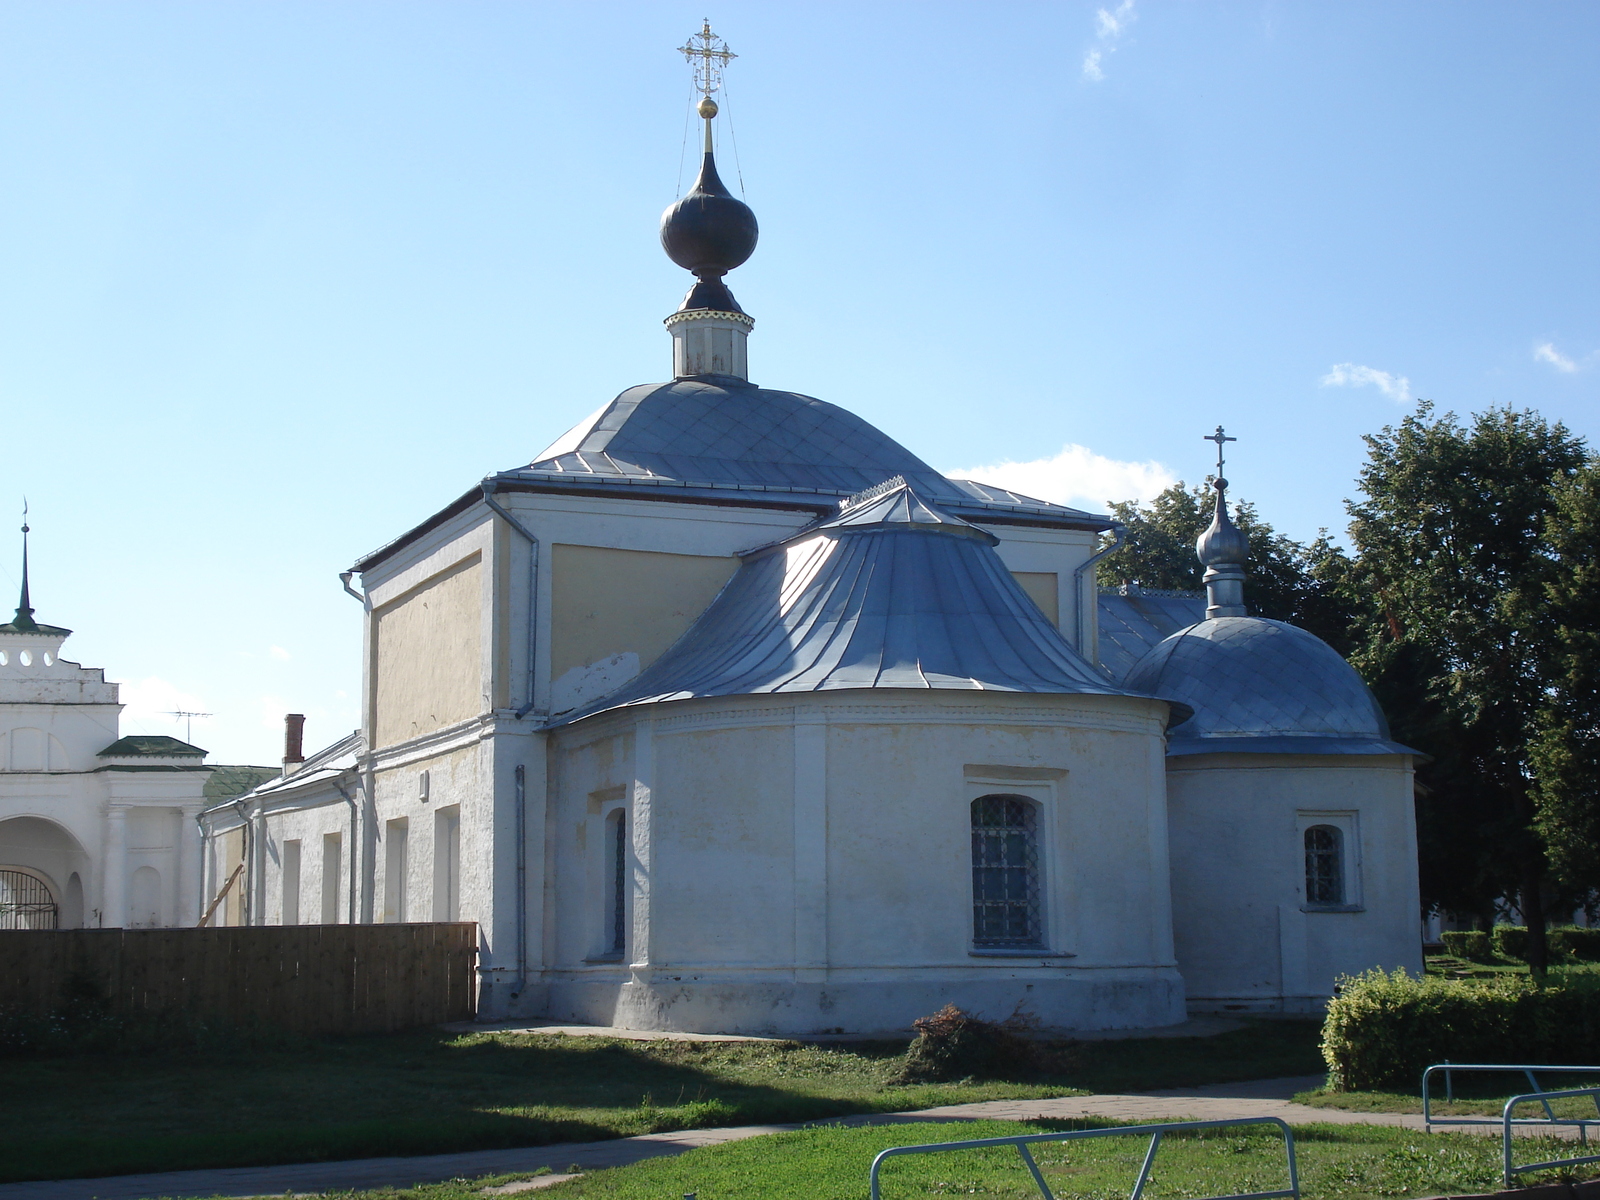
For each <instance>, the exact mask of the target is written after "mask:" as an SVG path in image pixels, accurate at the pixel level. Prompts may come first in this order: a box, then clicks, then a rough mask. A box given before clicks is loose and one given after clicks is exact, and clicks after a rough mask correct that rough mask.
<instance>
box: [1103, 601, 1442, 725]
mask: <svg viewBox="0 0 1600 1200" xmlns="http://www.w3.org/2000/svg"><path fill="white" fill-rule="evenodd" d="M1123 684H1124V686H1126V687H1129V688H1132V689H1135V690H1137V691H1142V692H1159V694H1161V695H1163V696H1171V697H1173V698H1174V699H1177V700H1181V701H1183V702H1185V703H1186V704H1188V705H1189V706H1190V707H1192V708H1193V709H1194V716H1193V717H1191V718H1190V719H1189V720H1188V721H1185V722H1184V723H1183V724H1181V725H1177V726H1174V727H1173V728H1172V729H1171V731H1170V732H1169V734H1168V738H1167V753H1168V754H1169V755H1184V754H1221V753H1254V754H1416V753H1417V751H1415V750H1412V749H1410V748H1409V747H1406V746H1402V745H1400V744H1399V743H1398V742H1393V741H1390V740H1389V723H1388V722H1387V721H1386V720H1385V719H1384V716H1383V710H1382V709H1381V708H1379V707H1378V701H1377V699H1376V698H1375V697H1374V696H1373V695H1372V692H1371V690H1370V689H1369V688H1368V687H1367V685H1366V683H1365V682H1363V680H1362V678H1361V676H1360V675H1358V674H1356V671H1355V668H1354V667H1352V666H1351V665H1350V664H1349V663H1347V662H1345V660H1344V659H1343V658H1341V657H1340V656H1339V653H1338V651H1336V650H1334V648H1333V647H1332V646H1330V645H1328V644H1327V643H1326V642H1324V641H1322V639H1320V638H1318V637H1316V636H1314V635H1313V634H1310V633H1307V632H1306V631H1305V630H1304V629H1297V628H1296V627H1295V626H1293V625H1287V624H1285V623H1284V622H1282V621H1269V620H1267V619H1265V618H1263V617H1217V618H1214V619H1212V620H1209V621H1201V622H1199V623H1198V624H1196V625H1191V626H1190V627H1189V628H1187V629H1184V630H1181V631H1179V632H1178V633H1175V634H1173V635H1172V636H1171V637H1169V638H1167V639H1166V640H1164V641H1163V642H1161V643H1160V644H1159V645H1158V646H1156V647H1155V648H1154V649H1153V650H1151V651H1150V652H1149V653H1147V654H1146V655H1145V656H1144V657H1143V658H1142V659H1140V660H1139V661H1138V662H1137V663H1136V664H1134V666H1133V669H1132V670H1130V671H1129V672H1128V674H1127V676H1126V677H1125V678H1124V680H1123Z"/></svg>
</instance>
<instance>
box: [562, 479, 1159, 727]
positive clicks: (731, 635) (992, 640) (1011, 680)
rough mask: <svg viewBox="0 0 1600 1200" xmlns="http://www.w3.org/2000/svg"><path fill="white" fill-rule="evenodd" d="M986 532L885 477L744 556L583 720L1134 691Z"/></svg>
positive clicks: (910, 487)
mask: <svg viewBox="0 0 1600 1200" xmlns="http://www.w3.org/2000/svg"><path fill="white" fill-rule="evenodd" d="M994 541H995V539H994V537H993V536H992V535H991V534H988V533H986V532H985V531H983V530H980V529H977V528H975V527H974V526H972V525H971V524H969V523H968V522H966V521H963V520H960V519H958V518H954V517H952V516H951V515H950V514H949V513H946V512H943V511H941V509H940V507H939V506H938V505H936V504H934V503H933V502H932V501H931V500H930V499H929V498H928V497H927V496H926V495H923V494H920V493H919V492H918V490H917V488H916V486H915V485H914V484H912V483H910V482H907V481H905V480H892V481H888V482H886V484H885V485H884V486H883V487H881V488H875V489H872V491H871V492H869V493H867V494H866V495H863V496H860V497H857V498H856V500H855V501H854V502H853V503H846V504H844V505H841V506H840V510H839V512H838V514H837V515H836V516H834V517H833V518H832V519H830V520H827V521H824V522H822V523H820V524H818V525H814V526H812V527H810V528H808V529H805V530H801V531H800V532H799V533H797V534H795V535H794V536H792V537H790V538H787V539H785V540H784V541H782V542H779V543H776V544H775V545H773V546H769V547H765V548H763V549H761V550H756V551H753V552H751V553H750V554H748V555H745V556H744V562H743V563H742V564H741V565H740V567H739V569H738V570H737V571H736V572H735V573H734V575H733V578H732V579H731V580H729V582H728V584H727V585H726V586H725V587H724V588H723V590H722V591H721V592H720V593H719V594H718V596H717V598H716V599H715V600H714V601H713V602H712V604H711V606H710V607H709V608H708V609H707V610H706V611H705V612H704V613H703V614H701V616H700V618H699V619H698V620H697V621H696V622H695V623H694V624H693V625H692V626H691V627H690V628H689V630H688V632H687V633H685V634H684V636H683V637H682V638H681V639H679V641H678V642H677V643H676V644H675V645H673V646H672V647H671V648H670V649H669V650H668V651H667V652H666V653H665V654H663V655H662V656H661V657H660V658H659V659H657V660H656V661H655V662H654V663H652V664H651V665H650V666H649V667H648V668H647V669H646V670H645V671H644V672H643V673H641V674H640V675H639V676H638V677H637V678H635V679H633V680H632V681H630V682H629V683H628V684H626V685H624V686H623V687H622V688H621V689H619V690H618V691H616V692H614V693H612V694H611V695H610V696H607V697H605V698H603V699H601V700H599V701H596V702H595V703H594V704H592V705H590V706H589V707H587V708H585V709H580V710H577V711H575V712H573V713H571V714H568V715H565V716H562V717H558V718H557V719H556V720H555V721H553V722H552V724H555V725H562V724H567V723H569V722H571V721H575V720H579V719H580V718H582V717H586V716H591V715H593V714H595V713H597V712H603V711H607V710H610V709H615V708H619V707H622V706H624V705H634V704H655V703H661V702H665V701H671V700H686V699H690V698H694V697H705V696H732V695H746V694H758V693H773V692H823V691H837V690H844V689H852V688H911V689H918V690H926V689H949V690H958V691H1002V692H1028V693H1056V694H1071V695H1106V696H1127V695H1142V693H1139V692H1135V691H1130V690H1128V689H1126V688H1123V687H1119V686H1117V685H1116V684H1113V683H1111V682H1110V681H1109V680H1107V679H1106V677H1105V676H1104V675H1103V674H1101V672H1100V671H1098V670H1097V669H1096V668H1094V667H1093V666H1091V665H1090V664H1089V663H1088V662H1086V661H1085V660H1084V659H1083V658H1082V657H1080V656H1079V654H1078V653H1077V651H1076V650H1074V649H1073V648H1072V647H1071V646H1070V645H1069V644H1068V643H1067V642H1066V640H1065V639H1063V638H1062V636H1061V634H1060V632H1059V631H1057V629H1056V627H1055V626H1054V625H1052V624H1051V623H1050V622H1049V621H1048V620H1047V619H1046V618H1045V616H1044V614H1043V613H1042V612H1040V611H1039V609H1038V607H1037V606H1036V605H1035V604H1034V603H1033V601H1032V600H1030V599H1029V598H1028V596H1027V594H1026V593H1024V592H1023V590H1022V588H1021V587H1020V586H1019V585H1018V584H1017V582H1016V580H1015V579H1014V578H1012V575H1011V572H1010V571H1009V570H1007V569H1006V566H1005V564H1004V563H1003V562H1002V561H1001V560H1000V556H999V555H998V554H997V553H996V552H995V549H994Z"/></svg>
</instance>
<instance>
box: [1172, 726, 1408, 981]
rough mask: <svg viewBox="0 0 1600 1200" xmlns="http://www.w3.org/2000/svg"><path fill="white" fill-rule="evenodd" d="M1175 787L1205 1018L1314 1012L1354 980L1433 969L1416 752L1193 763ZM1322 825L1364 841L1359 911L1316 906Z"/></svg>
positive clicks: (1351, 881)
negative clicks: (1310, 860)
mask: <svg viewBox="0 0 1600 1200" xmlns="http://www.w3.org/2000/svg"><path fill="white" fill-rule="evenodd" d="M1167 786H1168V793H1169V796H1170V807H1171V822H1170V830H1171V839H1172V896H1173V909H1174V913H1175V929H1174V937H1175V943H1176V947H1177V955H1178V961H1179V964H1180V965H1181V967H1182V970H1183V975H1184V979H1185V982H1186V983H1187V985H1188V990H1189V1005H1190V1007H1191V1009H1194V1010H1196V1011H1228V1010H1244V1011H1255V1010H1260V1011H1289V1012H1312V1011H1316V1010H1317V1009H1319V1008H1320V1007H1321V1005H1322V1004H1323V1002H1325V1001H1326V999H1327V998H1328V997H1329V996H1330V995H1332V993H1333V988H1334V985H1335V983H1336V982H1337V980H1338V977H1339V976H1340V975H1344V974H1355V973H1358V972H1360V971H1364V970H1367V969H1368V968H1371V967H1383V968H1385V969H1389V970H1392V969H1393V968H1395V967H1405V968H1406V969H1407V970H1409V971H1413V972H1416V971H1420V970H1421V968H1422V946H1421V938H1420V936H1419V928H1420V926H1419V922H1420V919H1421V904H1420V901H1419V898H1418V885H1417V844H1416V830H1415V822H1414V817H1413V799H1412V773H1411V765H1410V759H1409V757H1408V756H1405V755H1360V756H1354V755H1352V756H1348V757H1347V756H1335V755H1309V754H1308V755H1266V754H1260V755H1258V754H1217V755H1192V756H1183V757H1179V758H1174V759H1172V760H1170V762H1169V765H1168V785H1167ZM1319 823H1328V824H1334V825H1336V826H1338V827H1340V828H1343V829H1345V830H1347V831H1348V834H1349V835H1350V836H1347V839H1346V843H1345V859H1346V861H1345V871H1346V875H1345V878H1346V887H1347V891H1348V892H1349V896H1348V899H1349V900H1350V903H1349V904H1347V905H1346V906H1345V908H1346V909H1347V911H1319V910H1317V909H1316V908H1315V907H1314V906H1308V905H1307V903H1306V891H1305V878H1306V876H1305V848H1304V830H1305V827H1306V826H1307V825H1308V824H1319Z"/></svg>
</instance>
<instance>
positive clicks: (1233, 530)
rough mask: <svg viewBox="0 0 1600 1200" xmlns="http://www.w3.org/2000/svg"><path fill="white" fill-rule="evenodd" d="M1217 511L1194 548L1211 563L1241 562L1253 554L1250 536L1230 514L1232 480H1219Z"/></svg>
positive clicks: (1217, 483)
mask: <svg viewBox="0 0 1600 1200" xmlns="http://www.w3.org/2000/svg"><path fill="white" fill-rule="evenodd" d="M1214 486H1215V487H1216V489H1217V511H1216V515H1215V516H1213V517H1212V518H1211V524H1210V525H1209V526H1208V527H1207V528H1206V531H1205V532H1204V533H1202V534H1201V535H1200V536H1199V537H1198V538H1196V539H1195V543H1194V552H1195V553H1196V554H1197V555H1199V556H1200V562H1201V563H1202V564H1203V565H1204V566H1207V567H1220V566H1225V565H1233V566H1240V565H1243V564H1244V563H1245V562H1246V561H1247V560H1248V559H1249V557H1250V539H1249V538H1247V537H1245V535H1244V530H1242V529H1240V528H1239V527H1238V526H1237V525H1235V524H1234V523H1233V520H1232V518H1230V517H1229V516H1228V481H1227V480H1226V479H1219V480H1217V482H1216V484H1215V485H1214Z"/></svg>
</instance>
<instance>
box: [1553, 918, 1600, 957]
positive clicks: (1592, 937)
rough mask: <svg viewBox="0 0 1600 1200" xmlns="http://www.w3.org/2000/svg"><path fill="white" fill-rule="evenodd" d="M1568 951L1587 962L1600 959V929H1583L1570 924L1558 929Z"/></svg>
mask: <svg viewBox="0 0 1600 1200" xmlns="http://www.w3.org/2000/svg"><path fill="white" fill-rule="evenodd" d="M1558 932H1559V933H1560V934H1561V942H1562V945H1563V947H1564V948H1565V949H1566V952H1567V953H1568V954H1570V955H1572V957H1573V958H1581V959H1583V960H1584V961H1585V962H1595V961H1596V960H1600V929H1581V928H1579V927H1578V926H1576V925H1569V926H1567V927H1566V928H1564V929H1561V930H1559V931H1558Z"/></svg>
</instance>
